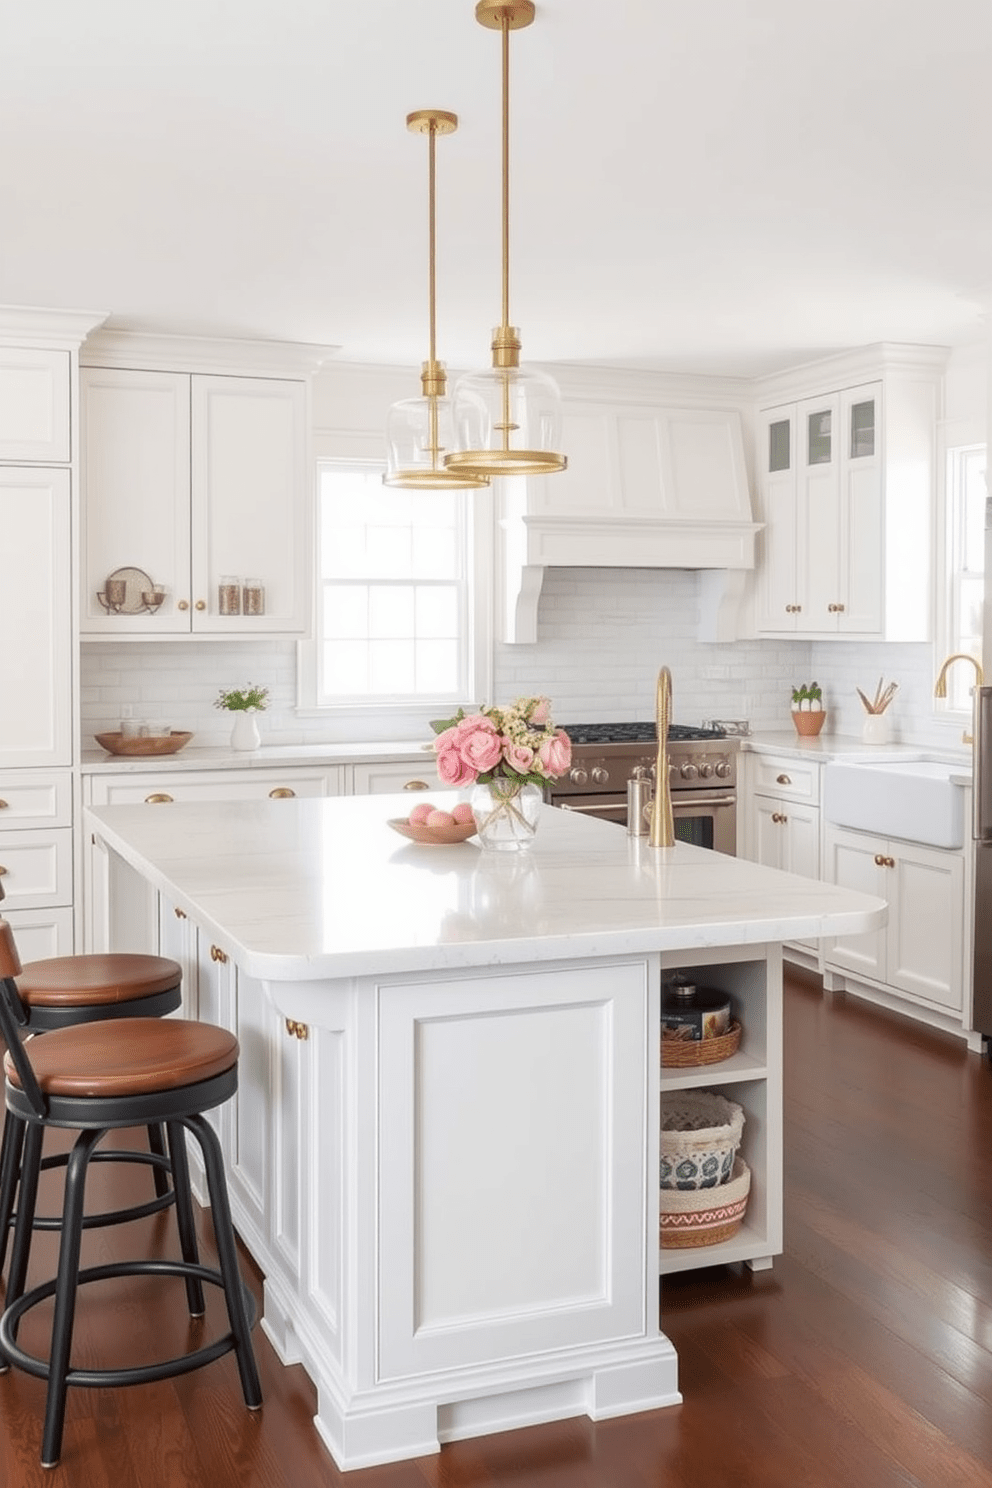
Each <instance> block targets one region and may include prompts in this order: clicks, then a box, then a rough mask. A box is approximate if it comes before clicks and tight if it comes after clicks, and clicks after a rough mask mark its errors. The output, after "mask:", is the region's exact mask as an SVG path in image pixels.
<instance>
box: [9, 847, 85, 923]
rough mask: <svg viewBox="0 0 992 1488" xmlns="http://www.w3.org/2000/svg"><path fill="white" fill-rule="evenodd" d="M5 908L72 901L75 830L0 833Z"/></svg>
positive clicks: (25, 907) (46, 905)
mask: <svg viewBox="0 0 992 1488" xmlns="http://www.w3.org/2000/svg"><path fill="white" fill-rule="evenodd" d="M0 881H2V883H3V888H4V894H5V899H4V909H5V912H6V911H8V910H16V909H46V908H49V907H50V906H53V905H57V904H63V905H69V904H71V903H72V830H71V828H68V827H66V828H65V829H59V830H57V831H54V832H2V833H0Z"/></svg>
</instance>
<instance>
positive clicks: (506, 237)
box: [500, 14, 510, 330]
mask: <svg viewBox="0 0 992 1488" xmlns="http://www.w3.org/2000/svg"><path fill="white" fill-rule="evenodd" d="M500 30H501V33H502V37H503V329H504V330H505V329H506V328H507V327H508V326H509V324H510V18H509V16H508V15H506V14H504V16H503V19H502V24H501V27H500Z"/></svg>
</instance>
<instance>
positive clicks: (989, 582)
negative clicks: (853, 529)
mask: <svg viewBox="0 0 992 1488" xmlns="http://www.w3.org/2000/svg"><path fill="white" fill-rule="evenodd" d="M982 632H983V633H982V659H983V665H984V666H985V667H986V668H988V667H989V666H990V665H992V496H989V497H988V498H987V499H986V502H985V597H984V600H983V603H982ZM974 703H975V713H974V725H973V733H974V745H973V747H974V751H975V768H974V796H973V801H972V834H973V836H974V838H975V905H974V925H975V928H974V949H975V963H974V1012H973V1023H974V1026H975V1028H977V1029H978V1031H979V1032H980V1033H981V1034H982V1035H983V1038H984V1039H985V1040H992V687H978V688H976V689H975V697H974ZM987 1047H989V1048H990V1049H992V1045H987Z"/></svg>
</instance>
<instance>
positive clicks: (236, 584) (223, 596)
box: [217, 574, 241, 615]
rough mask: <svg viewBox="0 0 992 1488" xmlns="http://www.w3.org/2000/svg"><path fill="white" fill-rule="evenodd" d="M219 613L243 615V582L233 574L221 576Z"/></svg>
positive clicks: (218, 593) (218, 597)
mask: <svg viewBox="0 0 992 1488" xmlns="http://www.w3.org/2000/svg"><path fill="white" fill-rule="evenodd" d="M217 612H218V614H221V615H240V614H241V580H240V579H238V578H234V577H233V576H232V575H231V574H223V575H221V580H220V583H219V584H218V586H217Z"/></svg>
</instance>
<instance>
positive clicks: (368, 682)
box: [303, 460, 490, 717]
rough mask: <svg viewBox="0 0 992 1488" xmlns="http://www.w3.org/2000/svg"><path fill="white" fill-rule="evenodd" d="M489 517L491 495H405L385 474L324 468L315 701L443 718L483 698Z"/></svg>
mask: <svg viewBox="0 0 992 1488" xmlns="http://www.w3.org/2000/svg"><path fill="white" fill-rule="evenodd" d="M480 496H481V497H482V498H483V500H481V501H480ZM489 512H490V508H489V503H488V492H482V493H480V492H465V491H402V490H394V489H392V488H389V487H386V486H384V485H383V484H382V467H381V466H379V465H375V466H373V465H370V464H358V463H356V462H354V461H351V462H345V461H342V460H321V461H319V462H318V467H317V522H316V527H317V574H316V614H315V626H314V633H315V643H314V647H313V655H312V658H311V660H312V665H311V666H310V667H309V668H308V672H309V681H310V685H309V686H308V687H307V688H306V692H307V693H308V694H309V695H308V696H307V697H305V698H304V699H303V701H304V703H309V704H311V705H313V706H316V707H317V708H338V709H348V708H361V709H362V710H363V712H367V710H368V709H369V708H370V707H373V708H374V707H379V708H382V709H384V710H385V709H394V710H396V709H403V710H406V711H407V712H409V710H410V709H411V708H413V709H417V708H419V707H422V708H423V709H424V710H425V716H430V717H433V716H436V713H437V710H438V708H444V707H447V706H454V705H457V704H458V703H468V702H471V701H473V700H475V699H476V698H478V699H479V700H480V701H481V700H482V693H483V691H485V690H487V688H486V683H487V681H488V666H487V654H488V648H489V626H488V624H487V616H488V605H489V602H490V598H489V596H490V585H489V583H488V581H487V580H486V579H485V577H484V573H485V570H484V566H483V555H482V554H481V553H479V551H478V550H479V549H480V547H481V546H482V538H483V533H485V535H486V537H488V531H489V527H488V521H487V518H488V517H489ZM489 551H490V548H489V544H488V542H487V543H486V557H487V556H488V553H489Z"/></svg>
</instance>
